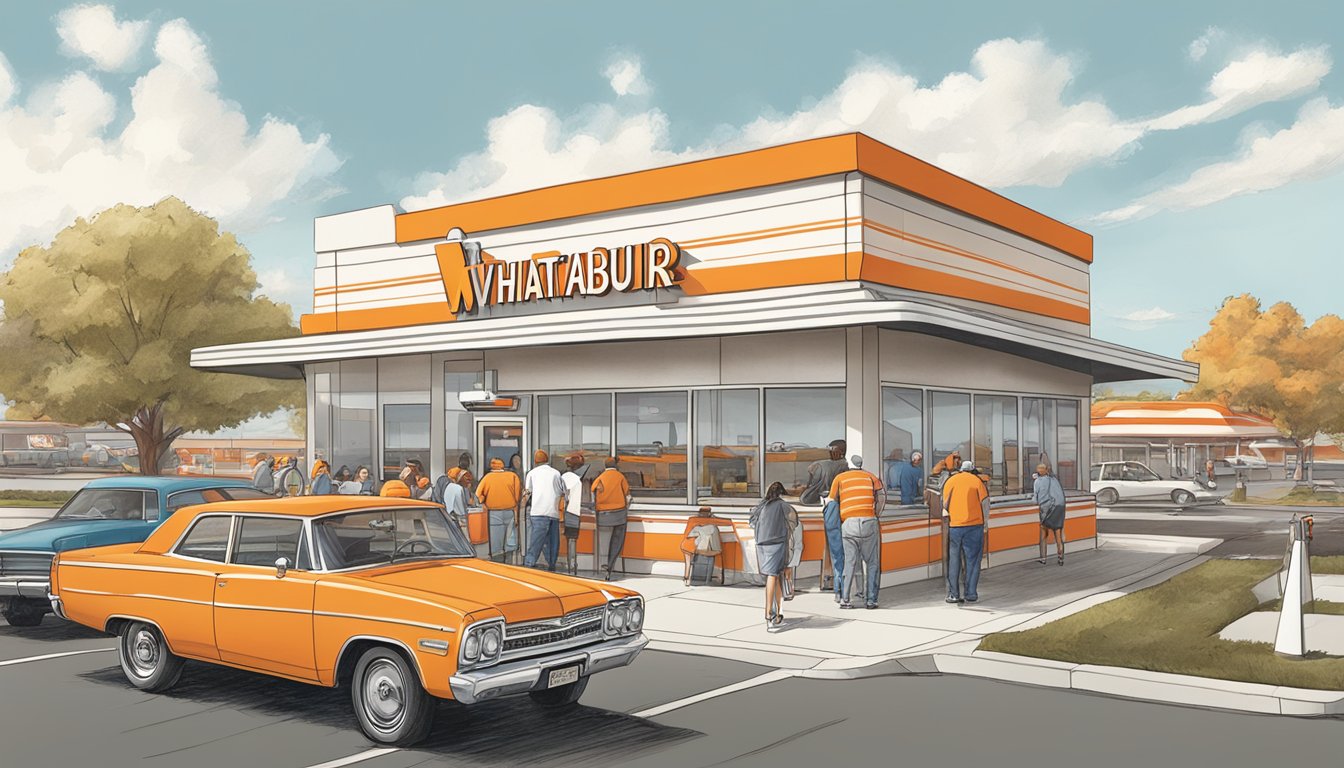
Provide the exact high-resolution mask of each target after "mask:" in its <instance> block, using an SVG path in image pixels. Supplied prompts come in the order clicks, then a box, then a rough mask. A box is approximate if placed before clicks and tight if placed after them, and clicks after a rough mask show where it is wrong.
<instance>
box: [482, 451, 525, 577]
mask: <svg viewBox="0 0 1344 768" xmlns="http://www.w3.org/2000/svg"><path fill="white" fill-rule="evenodd" d="M476 498H478V499H480V500H481V506H483V507H485V508H486V510H487V512H486V514H488V515H489V516H490V559H491V560H494V561H495V562H498V563H502V562H504V559H505V558H506V557H507V556H508V553H509V552H512V551H513V550H515V549H517V548H518V545H517V542H516V539H515V542H514V544H513V546H512V547H510V546H509V529H510V528H513V530H515V531H516V530H517V527H516V526H517V525H518V505H519V503H520V502H521V501H522V499H523V483H522V481H521V480H519V479H518V475H516V474H514V473H513V472H510V471H509V470H507V469H505V468H504V460H503V459H491V460H490V471H489V472H488V473H486V475H485V477H483V478H481V483H480V485H478V486H476Z"/></svg>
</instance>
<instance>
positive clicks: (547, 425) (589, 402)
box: [536, 393, 611, 494]
mask: <svg viewBox="0 0 1344 768" xmlns="http://www.w3.org/2000/svg"><path fill="white" fill-rule="evenodd" d="M536 434H537V447H538V448H540V449H542V450H543V451H545V452H546V453H547V455H549V456H550V457H551V466H553V467H555V468H556V469H558V470H560V471H561V472H567V471H568V468H567V467H566V466H565V457H566V456H569V455H571V454H578V455H579V456H582V457H583V461H584V464H583V466H582V467H579V468H578V470H576V471H577V472H578V475H579V477H581V478H583V480H584V483H583V486H582V487H583V489H584V493H585V494H586V493H588V485H589V484H590V483H591V482H592V481H593V480H595V479H596V478H597V476H598V475H599V474H601V472H602V468H603V462H605V461H606V458H607V457H608V456H610V455H611V395H610V394H609V393H603V394H592V395H538V396H537V432H536Z"/></svg>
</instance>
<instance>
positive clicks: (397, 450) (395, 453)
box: [383, 404, 429, 480]
mask: <svg viewBox="0 0 1344 768" xmlns="http://www.w3.org/2000/svg"><path fill="white" fill-rule="evenodd" d="M407 459H419V460H420V463H421V464H425V463H426V462H427V461H428V459H429V405H428V404H425V405H384V406H383V479H384V480H391V479H393V478H395V477H397V475H398V474H400V473H401V468H402V467H403V466H405V464H404V462H405V461H406V460H407ZM428 470H429V468H428V467H426V471H428Z"/></svg>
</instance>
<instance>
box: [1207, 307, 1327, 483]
mask: <svg viewBox="0 0 1344 768" xmlns="http://www.w3.org/2000/svg"><path fill="white" fill-rule="evenodd" d="M1184 357H1185V359H1186V360H1189V361H1191V362H1194V363H1199V366H1200V368H1199V382H1198V383H1196V384H1195V386H1194V387H1192V388H1191V389H1189V390H1187V391H1186V392H1184V393H1182V395H1181V396H1182V397H1183V398H1185V399H1191V400H1215V401H1218V402H1220V403H1222V404H1224V405H1227V406H1229V407H1233V408H1238V409H1241V410H1247V411H1253V412H1255V413H1259V414H1261V415H1263V416H1265V417H1267V418H1269V419H1272V420H1273V421H1274V424H1275V425H1276V426H1277V427H1278V428H1279V429H1280V430H1281V431H1282V432H1283V434H1284V435H1286V436H1288V437H1290V438H1292V440H1293V441H1294V442H1296V443H1297V447H1298V455H1302V448H1303V442H1304V441H1306V440H1309V439H1311V438H1313V437H1315V436H1316V435H1317V434H1319V433H1321V432H1344V320H1341V319H1340V318H1339V316H1338V315H1323V316H1321V317H1320V318H1318V319H1317V320H1316V322H1314V323H1311V324H1310V325H1308V324H1307V322H1306V321H1305V320H1304V319H1303V317H1302V315H1301V314H1300V313H1298V311H1297V309H1295V308H1294V307H1293V305H1292V304H1289V303H1287V302H1279V303H1278V304H1275V305H1274V306H1272V307H1270V308H1269V309H1262V308H1261V306H1260V301H1259V300H1258V299H1256V298H1255V297H1254V296H1251V295H1250V294H1243V295H1241V296H1235V297H1231V298H1228V299H1227V300H1225V301H1224V302H1223V306H1222V307H1220V308H1219V310H1218V312H1217V314H1215V315H1214V316H1213V320H1211V321H1210V322H1209V330H1208V332H1207V333H1205V334H1204V335H1203V336H1201V337H1200V338H1199V339H1198V340H1196V341H1195V343H1194V345H1193V346H1191V347H1190V348H1189V349H1187V350H1186V351H1185V355H1184ZM1308 459H1309V457H1308ZM1306 463H1307V464H1308V469H1307V472H1308V475H1307V477H1308V479H1310V472H1311V469H1310V464H1309V461H1308V462H1306ZM1301 467H1302V462H1299V464H1298V475H1297V477H1298V478H1299V479H1301Z"/></svg>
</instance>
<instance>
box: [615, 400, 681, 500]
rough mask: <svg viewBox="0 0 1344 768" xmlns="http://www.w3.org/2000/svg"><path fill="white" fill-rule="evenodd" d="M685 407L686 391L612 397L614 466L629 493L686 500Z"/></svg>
mask: <svg viewBox="0 0 1344 768" xmlns="http://www.w3.org/2000/svg"><path fill="white" fill-rule="evenodd" d="M688 410H689V403H688V401H687V397H686V393H685V392H684V391H683V392H621V393H618V394H617V395H616V458H617V462H618V463H617V469H619V470H620V472H621V474H623V475H625V479H626V480H627V481H629V483H630V493H631V495H632V496H643V497H653V498H669V499H685V498H686V495H687V494H686V480H687V478H686V458H687V444H686V433H687V430H688V427H689V425H690V414H689V413H688Z"/></svg>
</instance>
